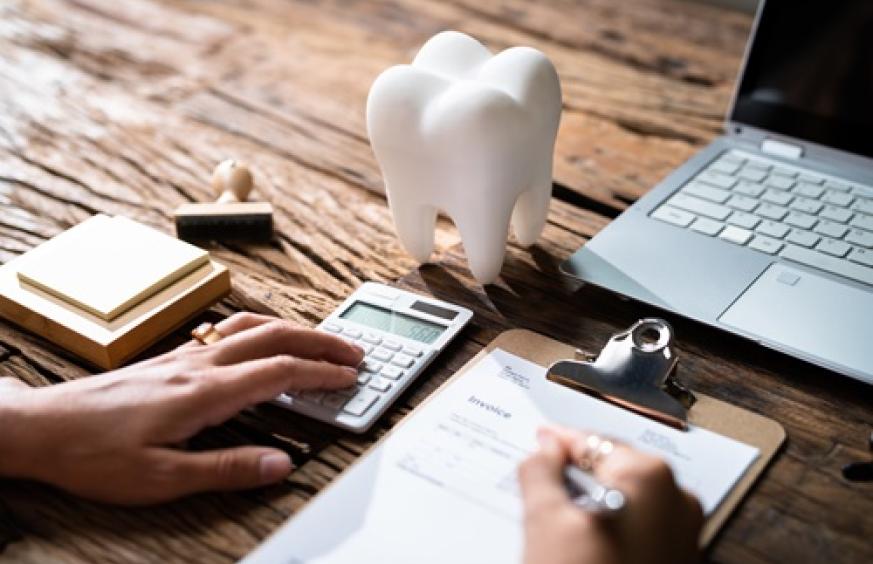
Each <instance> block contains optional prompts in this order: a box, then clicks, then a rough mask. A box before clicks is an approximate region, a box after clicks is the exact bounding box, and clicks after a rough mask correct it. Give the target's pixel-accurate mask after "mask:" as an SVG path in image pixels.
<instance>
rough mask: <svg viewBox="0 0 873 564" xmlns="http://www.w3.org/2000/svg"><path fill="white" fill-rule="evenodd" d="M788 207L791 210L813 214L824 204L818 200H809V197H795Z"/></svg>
mask: <svg viewBox="0 0 873 564" xmlns="http://www.w3.org/2000/svg"><path fill="white" fill-rule="evenodd" d="M788 207H789V208H791V209H793V210H797V211H802V212H803V213H809V214H812V215H815V214H817V213H818V212H820V211H821V209H822V208H823V207H824V204H822V203H821V202H819V201H818V200H811V199H809V198H795V200H794V201H793V202H791V204H789V206H788Z"/></svg>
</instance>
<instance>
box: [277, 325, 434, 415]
mask: <svg viewBox="0 0 873 564" xmlns="http://www.w3.org/2000/svg"><path fill="white" fill-rule="evenodd" d="M321 329H323V330H325V331H327V332H330V333H333V334H335V335H337V336H340V337H342V338H343V339H345V340H347V341H349V342H351V343H355V344H356V345H358V346H360V347H361V348H362V349H363V350H364V355H365V356H364V360H363V361H362V362H361V364H360V366H359V368H358V382H357V385H356V386H354V387H350V388H345V389H342V390H334V391H330V392H323V391H319V392H316V391H308V392H302V393H297V394H289V395H290V396H291V397H293V398H294V400H295V401H303V402H305V403H309V404H317V405H320V406H322V407H324V408H327V409H328V410H333V411H336V412H340V411H342V412H345V413H347V414H350V415H353V416H356V417H362V416H364V415H365V414H366V413H367V411H368V410H369V409H370V408H371V407H373V405H375V404H376V403H377V402H378V401H379V399H380V398H381V397H382V395H383V394H387V393H390V392H391V391H392V389H394V388H396V386H397V384H398V382H399V381H400V380H401V378H403V377H405V376H407V375H409V374H411V373H412V372H414V370H411V369H413V367H414V366H415V364H416V363H417V362H418V360H419V359H421V358H422V357H423V356H424V350H423V349H421V348H419V347H415V346H411V345H404V344H402V343H400V342H398V341H396V340H394V339H390V338H384V337H382V336H381V335H379V334H378V333H374V332H370V331H361V330H359V329H357V328H356V327H351V326H343V325H340V324H338V323H333V322H326V323H324V324H322V325H321Z"/></svg>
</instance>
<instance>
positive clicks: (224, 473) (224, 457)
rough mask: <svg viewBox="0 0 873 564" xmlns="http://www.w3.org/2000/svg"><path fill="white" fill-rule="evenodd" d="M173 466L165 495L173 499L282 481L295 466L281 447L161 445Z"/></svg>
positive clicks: (167, 461) (161, 451) (162, 455)
mask: <svg viewBox="0 0 873 564" xmlns="http://www.w3.org/2000/svg"><path fill="white" fill-rule="evenodd" d="M159 456H160V457H162V458H165V460H164V462H165V463H166V464H167V465H168V466H169V467H171V468H172V469H173V476H172V477H171V478H170V480H169V481H170V483H169V484H166V485H165V492H164V494H165V497H166V498H167V499H172V498H176V497H182V496H185V495H189V494H193V493H198V492H206V491H230V490H243V489H249V488H256V487H258V486H265V485H268V484H273V483H275V482H278V481H280V480H282V479H283V478H285V477H286V476H288V474H290V473H291V470H293V469H294V464H293V463H292V462H291V458H290V457H289V456H288V455H287V454H285V453H284V452H282V451H281V450H278V449H273V448H263V447H250V446H246V447H236V448H227V449H219V450H211V451H205V452H184V451H176V450H170V449H160V454H159Z"/></svg>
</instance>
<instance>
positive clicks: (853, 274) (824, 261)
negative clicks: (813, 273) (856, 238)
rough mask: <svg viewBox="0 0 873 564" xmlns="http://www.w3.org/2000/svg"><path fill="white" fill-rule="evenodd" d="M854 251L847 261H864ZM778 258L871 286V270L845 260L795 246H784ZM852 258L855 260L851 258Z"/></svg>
mask: <svg viewBox="0 0 873 564" xmlns="http://www.w3.org/2000/svg"><path fill="white" fill-rule="evenodd" d="M855 251H858V249H855ZM855 251H853V252H852V253H851V254H850V255H849V260H850V261H855V262H859V261H861V260H864V258H862V257H861V256H859V255H856V254H855ZM779 256H780V257H782V258H785V259H788V260H791V261H794V262H798V263H800V264H805V265H807V266H811V267H813V268H818V269H819V270H824V271H826V272H831V273H833V274H836V275H838V276H844V277H846V278H850V279H852V280H857V281H858V282H862V283H864V284H870V285H873V268H867V267H865V266H861V265H860V264H853V263H851V262H849V261H847V260H845V259H840V258H836V257H832V256H828V255H826V254H824V253H820V252H818V251H813V250H811V249H805V248H803V247H798V246H796V245H785V248H784V249H782V250H781V251H780V252H779ZM853 256H854V257H855V258H853ZM871 265H873V261H871Z"/></svg>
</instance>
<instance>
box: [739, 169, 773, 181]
mask: <svg viewBox="0 0 873 564" xmlns="http://www.w3.org/2000/svg"><path fill="white" fill-rule="evenodd" d="M737 178H742V179H744V180H751V181H752V182H761V181H762V180H764V179H765V178H767V172H766V171H764V170H761V169H760V168H751V167H749V166H748V165H746V167H745V168H743V169H742V170H741V171H740V172H738V173H737Z"/></svg>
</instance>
